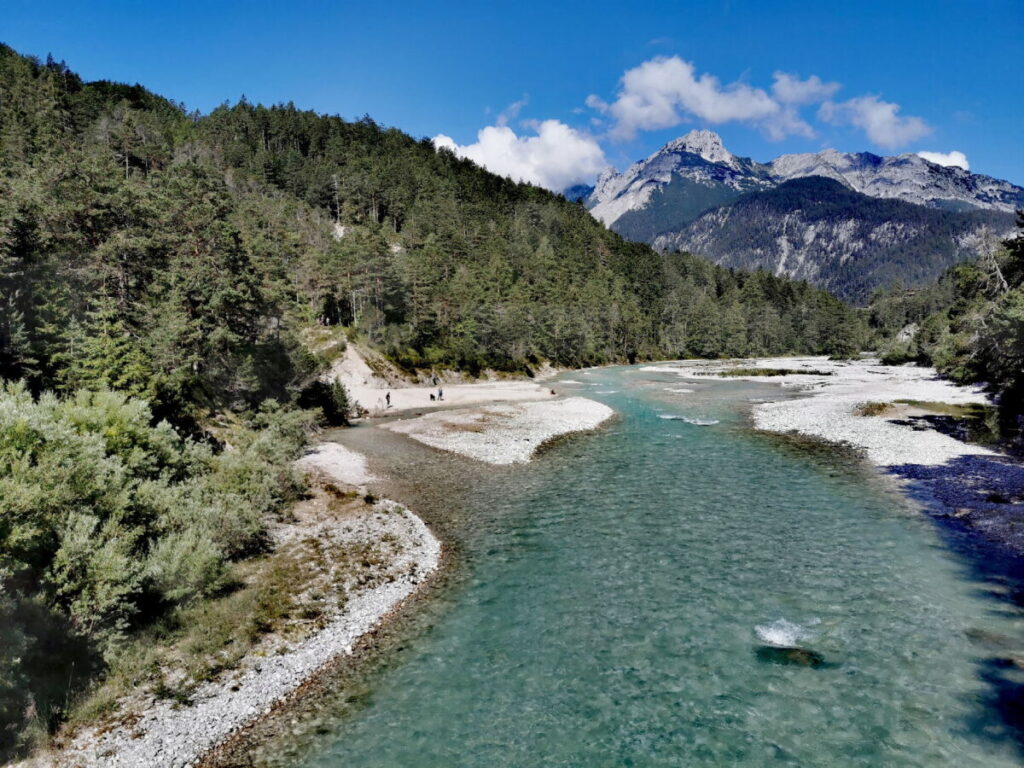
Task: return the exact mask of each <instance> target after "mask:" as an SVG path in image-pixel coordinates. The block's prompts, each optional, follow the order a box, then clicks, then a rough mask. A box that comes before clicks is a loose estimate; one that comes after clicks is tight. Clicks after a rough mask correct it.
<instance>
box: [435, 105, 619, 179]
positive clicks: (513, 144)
mask: <svg viewBox="0 0 1024 768" xmlns="http://www.w3.org/2000/svg"><path fill="white" fill-rule="evenodd" d="M528 128H529V130H531V131H533V133H534V135H519V134H517V133H516V132H515V131H514V130H513V129H512V128H511V127H509V126H508V125H507V124H505V123H500V124H498V125H489V126H487V127H486V128H483V129H481V130H480V131H479V132H478V133H477V137H476V139H477V140H476V142H475V143H473V144H466V145H460V144H457V143H456V142H455V141H454V140H453V139H452V138H451V137H449V136H445V135H444V134H439V135H438V136H435V137H434V140H433V141H434V146H435V147H437V148H439V149H440V148H444V149H449V150H451V151H452V152H454V153H455V154H456V155H459V156H460V157H466V158H469V159H470V160H472V161H473V162H475V163H477V164H478V165H482V166H483V167H484V168H486V169H487V170H489V171H491V172H492V173H497V174H500V175H502V176H510V177H512V178H513V179H515V180H516V181H528V182H531V183H533V184H537V185H538V186H541V187H546V188H548V189H552V190H555V191H561V190H563V189H566V188H567V187H570V186H572V185H573V184H579V183H581V182H586V181H590V180H591V179H593V178H594V177H595V176H596V175H597V174H598V173H599V172H600V171H601V170H603V169H604V168H605V167H607V165H608V163H607V162H606V161H605V158H604V151H603V150H602V149H601V147H600V145H599V144H598V143H597V141H596V140H595V139H594V138H593V137H592V136H590V135H588V134H586V133H584V132H582V131H578V130H576V129H575V128H572V127H571V126H568V125H566V124H565V123H563V122H561V121H559V120H544V121H541V122H531V123H530V124H529V126H528Z"/></svg>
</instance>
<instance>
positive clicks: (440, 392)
mask: <svg viewBox="0 0 1024 768" xmlns="http://www.w3.org/2000/svg"><path fill="white" fill-rule="evenodd" d="M437 399H438V400H444V390H443V389H441V388H440V387H438V388H437Z"/></svg>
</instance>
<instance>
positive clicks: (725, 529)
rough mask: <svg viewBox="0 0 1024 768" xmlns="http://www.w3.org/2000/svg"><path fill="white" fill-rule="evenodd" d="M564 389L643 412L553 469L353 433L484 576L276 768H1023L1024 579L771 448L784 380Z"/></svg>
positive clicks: (877, 483)
mask: <svg viewBox="0 0 1024 768" xmlns="http://www.w3.org/2000/svg"><path fill="white" fill-rule="evenodd" d="M562 379H563V381H561V382H556V383H555V385H554V386H555V387H556V388H557V389H558V390H559V391H560V392H562V393H564V394H573V395H583V396H585V397H589V398H593V399H595V400H599V401H601V402H604V403H606V404H607V405H609V406H611V407H612V408H613V409H615V411H616V412H617V416H616V418H615V419H613V420H612V421H610V422H607V423H606V424H605V425H604V426H602V427H601V428H600V429H598V430H596V431H595V432H593V433H589V434H584V435H579V436H576V437H573V438H571V439H569V440H565V441H560V442H559V443H558V444H556V445H554V446H552V447H550V448H548V449H547V450H545V451H544V452H543V453H542V454H541V455H540V456H539V457H538V458H536V459H535V460H534V461H533V462H531V463H529V464H517V465H510V466H497V467H496V466H492V465H487V464H483V463H481V462H478V461H474V460H472V459H469V458H464V457H460V456H455V455H450V454H447V453H442V452H439V451H437V450H435V449H432V448H429V447H426V446H423V445H419V444H416V443H414V442H413V441H411V440H409V439H408V438H405V437H403V436H401V435H397V434H393V433H389V432H385V431H383V430H380V429H378V428H375V427H369V426H367V427H359V428H356V429H352V430H347V431H344V432H340V433H338V434H337V435H336V436H335V439H338V440H340V441H342V442H344V443H345V444H347V445H348V446H349V447H351V448H353V449H355V450H358V451H360V452H362V453H364V454H366V455H367V456H368V457H369V460H370V467H369V468H370V471H371V472H373V474H375V475H377V476H380V477H385V478H390V481H389V487H388V489H387V490H388V492H389V494H391V495H392V496H394V497H395V498H398V499H399V500H400V501H402V502H405V503H408V504H409V505H410V506H411V507H412V508H414V509H416V510H417V511H418V512H420V511H422V512H423V513H425V514H426V516H427V519H428V521H429V522H430V523H431V524H432V525H433V526H434V528H435V530H438V531H439V532H440V533H441V534H442V535H444V536H445V537H446V538H448V539H449V541H451V542H452V544H453V548H454V551H455V553H456V557H457V559H458V562H459V565H458V574H457V576H456V577H453V578H452V579H450V584H449V585H448V586H447V587H446V588H444V589H443V590H440V591H439V594H437V595H435V596H434V597H433V598H430V599H432V600H433V604H432V606H427V607H425V611H426V612H427V614H428V615H430V617H431V618H430V620H429V621H427V622H425V623H423V624H421V625H419V626H417V627H416V628H415V629H411V630H408V636H406V637H404V638H403V639H402V641H401V646H402V648H401V650H400V651H396V652H395V653H394V654H393V657H392V658H391V659H390V660H389V661H387V662H385V663H380V664H377V665H375V666H374V667H373V670H372V672H371V673H369V676H368V677H367V678H366V679H365V680H362V681H360V685H359V693H358V696H349V697H346V696H341V697H339V698H338V699H337V701H338V702H341V703H340V704H332V703H331V702H332V699H330V697H327V698H325V700H324V705H323V706H324V708H325V711H319V712H317V713H316V718H317V727H316V728H315V729H305V730H304V729H302V728H301V727H297V728H295V732H296V733H297V734H301V736H296V737H295V738H294V739H291V740H288V739H287V738H286V739H283V740H282V741H281V743H280V744H278V745H277V746H276V747H273V748H268V749H265V750H261V753H260V755H258V756H256V757H255V758H254V759H255V760H256V763H257V764H260V765H288V766H303V767H304V768H333V767H334V766H339V767H340V766H346V768H358V767H359V766H425V767H426V766H438V767H440V766H453V765H458V766H487V767H488V768H493V767H494V766H537V767H539V766H545V767H547V766H701V765H751V766H755V765H756V766H760V765H775V764H778V765H843V766H878V765H885V766H939V765H958V766H1003V765H1007V766H1008V765H1018V764H1019V762H1020V759H1021V753H1020V751H1019V744H1020V740H1019V734H1018V733H1017V731H1016V730H1015V729H1014V727H1013V723H1012V722H1011V721H1010V718H1008V717H1007V715H1006V700H1005V698H1006V696H1007V691H1012V690H1014V689H1013V685H1014V684H1015V682H1016V681H1017V677H1018V676H1019V671H1018V670H1017V668H1016V667H1015V664H1016V660H1017V659H1018V657H1017V652H1018V650H1019V651H1020V656H1021V657H1024V641H1021V642H1018V640H1019V639H1020V638H1024V614H1022V613H1021V612H1020V610H1019V609H1018V608H1017V607H1016V606H1015V605H1014V604H1013V603H1012V602H1011V601H1008V600H1007V599H1005V595H1006V593H1007V592H1009V591H1012V589H1013V588H1014V587H1013V585H1008V584H1005V583H998V582H997V581H994V579H995V578H996V577H993V576H991V575H989V576H987V577H985V578H984V579H983V578H982V577H979V576H978V575H977V574H978V571H977V570H976V569H975V568H973V567H972V564H971V563H970V562H968V561H967V560H966V559H963V556H962V555H960V554H955V553H953V552H952V551H951V550H950V549H949V548H947V546H946V545H945V544H944V543H943V538H942V536H941V532H940V530H938V529H937V527H936V525H935V523H934V522H933V521H932V520H930V519H929V518H928V517H926V516H924V515H922V514H920V512H919V511H918V510H917V509H916V508H914V507H913V506H912V505H911V504H910V503H909V502H907V501H906V500H905V499H904V498H903V497H902V496H901V495H899V494H898V493H897V492H896V491H895V490H894V489H893V487H892V485H891V484H889V483H887V482H885V480H884V478H881V477H880V476H879V475H877V474H876V473H875V472H873V471H872V470H869V469H868V468H866V466H865V465H864V464H863V463H862V462H861V461H859V460H858V459H857V458H856V457H855V456H852V455H851V454H849V453H847V452H844V451H839V450H835V451H833V450H828V449H821V448H820V447H819V448H814V447H811V448H807V447H801V446H794V445H791V444H789V443H787V442H785V441H783V442H780V441H779V440H778V439H775V438H769V437H766V436H764V435H759V434H756V433H754V432H752V430H751V429H750V408H751V403H752V401H757V400H760V399H763V398H764V397H765V396H768V395H770V396H771V397H778V393H777V391H776V390H775V389H774V388H773V385H771V384H761V383H757V382H745V381H738V382H722V381H713V382H712V381H709V382H696V383H690V382H688V383H686V384H685V385H682V386H681V385H680V380H679V378H678V377H677V376H674V375H672V374H670V373H659V372H656V371H643V370H641V369H640V368H636V367H633V368H619V369H602V370H595V371H588V372H578V371H577V372H573V373H572V374H571V375H566V376H563V377H562ZM566 379H571V380H572V381H566ZM776 646H796V647H800V648H802V649H805V650H807V651H809V652H812V654H813V655H808V656H803V657H793V656H787V655H785V654H779V653H778V652H777V648H776ZM811 662H813V663H811ZM1022 663H1024V662H1022ZM1022 679H1024V678H1022ZM332 707H336V709H337V713H336V715H332V712H331V711H327V710H330V709H331V708H332Z"/></svg>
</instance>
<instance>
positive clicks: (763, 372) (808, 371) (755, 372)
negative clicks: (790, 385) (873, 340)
mask: <svg viewBox="0 0 1024 768" xmlns="http://www.w3.org/2000/svg"><path fill="white" fill-rule="evenodd" d="M718 375H719V376H794V375H796V376H831V375H832V371H819V370H817V369H814V368H730V369H729V370H727V371H722V372H721V373H719V374H718Z"/></svg>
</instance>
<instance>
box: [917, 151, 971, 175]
mask: <svg viewBox="0 0 1024 768" xmlns="http://www.w3.org/2000/svg"><path fill="white" fill-rule="evenodd" d="M917 156H918V157H923V158H924V159H925V160H927V161H928V162H929V163H935V164H936V165H955V166H956V167H957V168H963V169H964V170H965V171H969V170H971V164H970V163H969V162H967V155H965V154H964V153H963V152H958V151H957V150H953V151H952V152H926V151H923V150H922V151H921V152H918V153H917Z"/></svg>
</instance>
